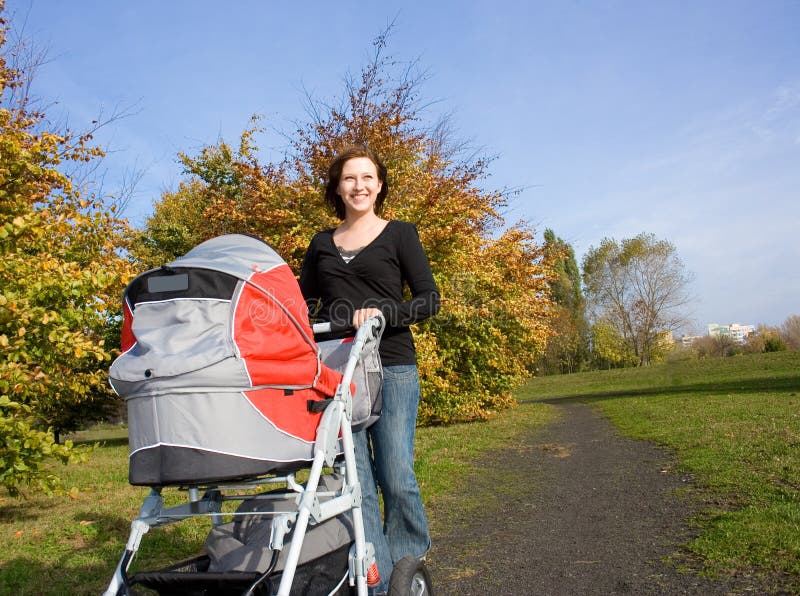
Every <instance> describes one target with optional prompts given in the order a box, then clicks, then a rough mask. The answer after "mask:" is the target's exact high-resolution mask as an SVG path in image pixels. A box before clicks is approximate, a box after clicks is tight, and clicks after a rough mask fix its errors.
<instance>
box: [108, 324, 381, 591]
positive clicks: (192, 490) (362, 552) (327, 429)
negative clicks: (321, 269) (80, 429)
mask: <svg viewBox="0 0 800 596" xmlns="http://www.w3.org/2000/svg"><path fill="white" fill-rule="evenodd" d="M383 326H384V320H383V318H382V317H374V318H371V319H369V320H367V321H366V322H365V323H363V324H362V325H361V326H360V327H359V328H358V331H357V332H356V335H355V339H354V341H353V344H352V347H351V350H350V355H349V358H348V361H347V364H346V366H345V369H344V371H343V374H342V380H341V382H340V383H339V385H338V386H337V388H336V392H335V395H334V396H333V398H332V399H331V400H330V401H329V402H328V404H327V407H326V408H325V411H324V412H323V414H322V417H321V418H320V421H319V425H318V427H317V435H316V440H315V442H314V448H313V459H312V460H311V467H310V470H309V477H308V480H307V481H306V482H305V483H303V484H300V483H298V482H297V481H296V479H295V476H294V474H293V473H290V474H286V475H268V476H263V477H259V478H254V479H251V480H245V481H241V482H232V483H219V484H200V485H189V486H188V491H187V492H188V498H189V499H188V502H186V503H182V504H180V505H176V506H173V507H167V508H165V507H164V502H163V497H162V495H161V488H151V492H150V494H149V495H148V496H147V497H146V498H145V500H144V503H143V504H142V507H141V509H140V512H139V516H138V517H137V518H136V519H134V520H133V522H132V523H131V530H130V534H129V537H128V540H127V543H126V545H125V551H124V553H123V555H122V557H121V559H120V561H119V563H118V564H117V567H116V569H115V571H114V575H113V577H112V579H111V582H110V584H109V586H108V589H107V590H106V591H105V596H121V595H125V594H127V593H128V590H129V588H130V583H129V578H128V575H127V572H128V569H129V568H130V565H131V562H132V561H133V558H134V557H135V555H136V552H137V551H138V549H139V545H140V542H141V540H142V537H143V536H144V534H146V533H147V532H148V531H149V530H150V529H151V528H154V527H158V526H164V525H168V524H172V523H176V522H179V521H181V520H184V519H188V518H193V517H198V516H206V517H209V518H210V519H211V523H212V525H214V526H216V525H219V524H221V523H222V522H223V516H230V515H232V514H230V513H223V512H222V503H223V502H224V501H228V500H242V499H244V498H252V495H231V494H228V493H225V492H224V491H227V490H235V489H238V490H243V489H248V488H254V487H257V486H260V485H264V484H277V483H281V484H285V485H286V487H287V490H288V491H292V492H294V493H296V494H297V497H296V503H297V511H293V512H280V513H275V514H274V517H273V519H272V526H271V535H270V548H271V549H273V562H274V561H277V556H278V554H280V552H281V551H282V550H283V549H284V547H285V544H284V541H285V538H286V536H287V534H288V533H289V531H290V530H293V532H294V534H293V536H292V537H291V540H290V542H289V550H288V553H287V557H286V561H285V564H284V568H283V572H282V574H281V581H280V584H279V586H278V591H277V593H276V596H289V594H290V589H291V586H292V582H293V580H294V575H295V571H296V569H297V565H298V561H299V558H300V551H301V549H302V546H303V541H304V538H305V535H306V530H307V528H308V526H309V524H318V523H322V522H324V521H326V520H329V519H332V518H334V517H336V516H338V515H341V514H343V513H346V512H348V511H351V512H352V513H351V516H352V523H353V533H354V545H353V546H352V547H351V549H350V558H349V570H348V576H349V582H350V586H351V587H352V586H354V587H355V588H356V590H357V594H358V596H367V572H368V570H369V569H370V567H371V566H372V565H373V564H374V562H375V557H374V549H373V546H372V544H371V543H368V542H366V539H365V536H364V521H363V516H362V512H361V485H360V484H359V480H358V473H357V470H356V461H355V452H354V445H353V434H352V428H351V419H352V407H353V399H352V395H351V392H350V386H351V381H352V379H353V374H354V372H355V369H356V366H357V363H358V359H359V356H360V354H361V352H362V350H363V349H364V346H365V345H366V343H367V341H368V340H369V339H371V338H375V337H379V336H380V333H381V330H382V328H383ZM313 330H314V333H315V334H317V333H325V332H327V331H330V324H329V323H318V324H316V325H314V326H313ZM340 441H341V447H342V449H341V454H342V455H343V457H344V461H343V464H342V463H341V462H337V459H338V458H339V455H340V451H339V442H340ZM334 465H337V466H339V467H343V468H344V475H343V477H344V483H343V485H342V488H341V490H339V491H336V494H335V495H331V494H330V492H327V493H322V492H318V490H317V489H318V487H319V482H320V477H321V475H322V472H323V469H324V468H325V467H326V466H327V467H333V466H334ZM201 490H202V491H204V494H203V496H202V497H200V491H201ZM321 496H328V497H331V498H328V499H326V500H324V501H321V500H320V498H319V497H321ZM235 515H259V516H264V515H265V513H264V512H253V513H238V514H235ZM267 515H268V514H267ZM272 567H273V565H270V568H269V569H268V570H267V571H266V572H265V573H264V574H263V576H262V577H261V578H259V579H258V580H257V581H256V582H255V583H254V584H253V586H251V590H252V589H253V588H254V587H255V586H256V585H257V584H258V583H259V582H260V581H261V580H262V579H266V578H267V577H268V576H269V574H270V573H271V572H272V571H273V570H272Z"/></svg>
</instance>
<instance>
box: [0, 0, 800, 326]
mask: <svg viewBox="0 0 800 596" xmlns="http://www.w3.org/2000/svg"><path fill="white" fill-rule="evenodd" d="M7 12H10V13H11V16H12V17H13V22H14V25H15V27H16V29H17V30H18V29H19V28H20V25H21V24H22V23H23V22H24V33H25V35H26V36H27V37H29V38H31V39H32V40H33V41H34V43H36V44H38V45H40V46H44V47H47V48H48V56H49V58H50V60H49V62H48V63H47V64H45V65H44V66H42V67H41V68H40V70H39V72H38V74H37V78H36V81H35V88H34V91H35V93H36V94H37V95H39V96H41V97H43V98H46V99H48V100H50V101H56V102H57V104H56V105H54V106H52V107H51V109H50V113H51V114H58V113H61V114H65V115H67V116H68V118H69V123H70V125H71V126H72V127H73V128H78V129H80V128H82V127H83V126H85V125H86V124H88V123H89V122H90V121H91V120H93V119H95V118H96V117H97V116H98V114H99V113H101V112H102V113H104V114H108V113H110V112H112V111H113V110H114V109H115V108H116V109H120V110H125V109H131V111H132V114H131V115H130V116H128V117H127V118H124V119H122V120H120V121H117V122H116V123H114V125H113V126H110V127H108V128H107V129H104V130H103V131H102V132H101V134H100V135H99V137H98V139H99V140H100V141H101V142H102V143H103V144H106V145H108V146H109V147H110V148H111V149H112V150H113V152H112V153H111V155H110V156H109V158H108V160H107V166H108V174H107V177H106V180H107V183H106V184H107V187H113V185H114V184H115V181H116V180H118V179H119V178H120V177H121V176H122V175H123V174H124V172H126V171H127V172H130V171H135V170H142V171H143V172H144V176H143V178H142V179H141V181H140V182H139V184H138V186H137V192H136V195H135V197H134V199H133V201H132V202H131V205H130V207H129V210H128V212H127V214H128V216H129V217H130V218H131V219H132V221H133V222H134V223H141V222H142V221H143V220H144V218H145V217H146V216H147V215H148V214H149V213H150V212H151V209H152V203H153V201H154V200H155V199H157V198H158V197H159V196H160V194H161V191H162V190H163V189H165V188H174V187H175V186H176V185H177V183H178V181H179V180H180V178H181V173H180V166H179V165H178V164H177V162H176V157H175V156H176V154H177V153H178V152H179V151H187V152H190V153H191V152H194V151H196V150H197V149H199V148H200V147H202V146H203V145H204V144H208V143H213V142H215V141H216V140H217V138H219V137H220V136H222V137H223V138H225V139H227V140H230V141H235V140H236V139H237V138H238V135H239V133H240V132H241V131H242V129H243V128H244V127H245V126H246V125H247V123H248V119H249V117H250V116H251V115H252V114H254V113H258V114H262V115H264V118H265V120H264V122H265V124H266V125H267V127H269V128H271V129H276V130H291V128H292V127H291V122H292V121H294V120H301V121H302V120H304V119H305V117H306V115H305V112H304V107H303V102H304V94H305V93H306V92H310V93H311V94H312V95H313V96H315V97H318V98H321V99H325V98H335V97H338V96H340V95H341V92H342V88H343V80H344V78H345V76H346V75H347V74H348V73H358V72H359V70H360V68H361V67H362V66H363V65H364V63H365V62H366V61H367V59H368V57H369V54H370V49H371V42H372V40H373V39H374V38H375V36H376V35H377V34H378V33H380V32H381V31H382V30H383V29H384V28H385V27H386V25H387V23H389V22H390V21H395V26H394V29H393V32H392V35H391V38H390V41H389V47H388V53H389V54H391V55H392V56H393V57H395V58H397V59H398V60H403V61H413V60H418V61H419V65H420V66H421V67H422V68H423V69H425V70H426V71H427V72H428V74H429V78H428V80H427V81H426V82H425V84H424V86H423V87H422V91H423V95H424V98H425V99H428V100H431V101H434V103H433V104H432V105H431V107H430V108H429V110H428V114H429V116H430V118H431V120H432V121H433V120H435V119H436V118H437V117H438V116H440V115H442V114H445V113H451V114H452V122H453V124H454V127H455V129H456V132H457V134H458V135H459V136H460V137H462V138H464V139H468V140H469V141H470V142H472V143H473V144H474V145H476V146H479V147H481V148H482V149H483V150H484V151H485V152H486V153H488V154H492V155H497V159H496V160H495V161H494V162H493V163H492V164H491V166H490V173H491V177H490V178H489V179H488V180H487V181H486V186H487V187H491V188H497V189H500V188H507V187H521V188H523V190H522V192H521V193H520V194H519V195H518V196H516V197H515V198H514V199H513V200H512V203H511V205H510V206H509V211H508V213H507V215H506V216H507V220H508V222H509V223H513V222H515V221H516V220H518V219H525V220H527V221H528V222H530V223H531V224H533V225H534V226H536V228H537V229H538V230H539V231H540V232H542V231H543V230H544V229H545V228H547V227H549V228H552V229H553V230H554V231H555V232H556V234H558V235H559V236H561V237H562V238H564V239H565V240H567V241H568V242H570V243H571V244H572V245H573V246H574V248H575V251H576V254H577V256H578V259H579V260H580V258H581V256H582V255H583V254H584V253H585V252H586V250H587V249H588V248H589V247H590V246H597V245H598V244H599V242H600V240H601V239H602V238H604V237H613V238H616V239H618V240H619V239H622V238H627V237H632V236H635V235H637V234H639V233H640V232H650V233H654V234H656V236H658V237H659V238H664V239H668V240H670V241H671V242H673V243H674V244H675V246H676V248H677V250H678V253H679V255H680V256H681V258H682V259H683V261H684V263H685V265H686V268H687V270H688V271H690V272H692V273H693V274H694V276H695V281H694V283H693V285H692V288H691V291H692V293H693V294H694V295H695V296H696V297H697V299H696V300H695V302H694V304H693V309H692V312H691V315H692V317H693V319H694V320H695V321H696V328H697V329H698V330H704V329H705V324H706V323H709V322H717V323H722V324H724V323H731V322H738V323H742V324H757V323H766V324H771V325H777V324H780V323H781V322H782V321H783V320H784V319H785V318H786V317H787V316H789V315H791V314H800V274H799V273H798V263H800V240H798V236H799V235H800V234H799V232H800V35H798V31H800V2H797V1H796V0H786V1H779V0H761V1H756V0H750V1H740V0H719V1H716V0H715V1H710V0H709V1H701V0H698V1H660V0H659V1H655V0H653V1H650V2H648V1H644V0H639V1H633V0H630V1H612V0H609V1H602V2H601V1H596V2H593V1H587V0H581V1H566V0H565V1H555V0H553V1H546V2H545V1H535V0H534V1H522V0H518V1H508V0H494V1H492V2H488V1H478V2H469V1H451V0H446V1H441V2H437V1H435V0H428V1H427V2H419V1H416V0H411V1H406V2H402V3H399V2H356V1H340V2H337V3H330V2H320V1H317V0H304V1H298V2H292V3H290V2H277V1H270V0H263V1H260V2H259V1H255V0H250V1H242V2H236V1H231V2H227V3H222V2H210V1H207V0H196V1H192V2H189V1H167V0H159V1H152V0H140V1H139V2H136V3H131V2H124V3H123V2H115V1H108V0H106V1H88V0H87V1H81V0H74V1H72V2H63V1H56V0H48V1H43V0H7ZM259 141H260V145H261V146H262V147H263V148H265V150H266V151H267V153H268V155H269V151H270V149H272V150H273V151H274V155H275V156H276V157H277V155H278V151H279V149H280V148H281V147H282V146H283V145H284V140H283V139H282V138H281V137H280V136H279V135H278V134H275V133H268V134H266V135H265V136H264V137H262V138H261V139H259ZM112 189H113V188H109V190H112Z"/></svg>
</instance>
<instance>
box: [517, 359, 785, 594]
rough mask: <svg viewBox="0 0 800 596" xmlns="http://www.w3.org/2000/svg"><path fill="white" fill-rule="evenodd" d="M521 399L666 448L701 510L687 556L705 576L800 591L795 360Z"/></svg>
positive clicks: (622, 374)
mask: <svg viewBox="0 0 800 596" xmlns="http://www.w3.org/2000/svg"><path fill="white" fill-rule="evenodd" d="M520 397H521V398H522V399H542V398H560V399H577V400H580V401H583V402H585V403H591V404H594V405H596V406H597V407H599V408H600V409H601V410H602V411H603V412H604V413H605V414H606V415H607V416H608V417H609V418H610V419H611V420H612V421H613V422H614V423H615V425H616V426H617V427H619V428H620V429H621V430H622V432H623V433H625V434H626V435H628V436H631V437H634V438H641V439H648V440H651V441H655V442H657V443H660V444H662V445H665V446H668V447H669V448H670V449H672V450H674V452H675V453H676V456H677V459H678V461H679V465H680V467H681V468H682V470H683V471H684V472H688V473H690V474H691V475H692V476H693V478H694V479H695V481H696V482H695V486H696V487H699V492H700V494H699V495H698V496H699V497H700V498H701V499H703V500H704V501H705V502H706V503H708V508H707V509H706V510H705V511H704V513H703V514H702V515H701V516H700V517H698V519H697V520H696V523H697V524H698V525H699V527H700V529H701V533H700V535H699V537H698V538H697V539H696V540H694V541H693V542H692V543H691V544H690V545H688V546H689V548H690V550H691V551H693V552H694V553H696V554H697V555H699V556H700V557H702V559H703V561H704V563H705V565H706V568H707V570H708V571H710V572H712V573H752V572H755V573H765V572H766V573H769V574H777V575H779V576H783V577H784V578H785V580H786V582H787V583H788V584H789V585H790V586H792V587H793V588H792V589H793V591H794V590H795V589H796V590H798V591H800V352H779V353H772V354H760V355H751V356H737V357H732V358H726V359H720V360H717V359H713V360H704V361H697V360H691V361H682V362H672V363H668V364H664V365H659V366H653V367H650V368H647V369H635V370H612V371H601V372H594V373H586V374H575V375H567V376H558V377H545V378H539V379H534V380H533V381H532V382H531V383H530V384H529V385H528V386H527V387H526V388H525V390H524V391H523V392H521V394H520Z"/></svg>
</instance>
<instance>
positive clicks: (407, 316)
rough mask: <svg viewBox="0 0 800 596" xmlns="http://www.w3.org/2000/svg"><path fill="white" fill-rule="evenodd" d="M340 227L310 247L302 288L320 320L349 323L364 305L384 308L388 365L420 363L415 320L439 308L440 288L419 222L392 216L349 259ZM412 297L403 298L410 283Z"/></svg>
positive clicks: (384, 352)
mask: <svg viewBox="0 0 800 596" xmlns="http://www.w3.org/2000/svg"><path fill="white" fill-rule="evenodd" d="M333 232H334V230H325V231H322V232H319V233H317V234H316V235H315V236H314V238H312V240H311V244H309V246H308V250H307V251H306V256H305V260H304V262H303V268H302V270H301V272H300V289H301V290H302V292H303V296H304V298H305V299H306V302H307V303H308V304H309V307H310V310H311V311H312V312H313V311H314V309H315V306H316V305H317V304H318V303H319V311H318V314H317V317H316V318H317V320H320V321H335V322H340V323H347V322H349V321H352V319H353V313H354V312H355V311H356V310H358V309H360V308H378V309H379V310H380V311H381V312H382V313H383V316H384V317H386V324H387V326H386V330H385V331H384V333H383V338H382V340H381V345H380V354H381V360H382V362H383V364H384V365H396V364H416V352H415V350H414V340H413V338H412V336H411V330H410V329H409V325H411V324H413V323H416V322H418V321H422V320H423V319H426V318H428V317H430V316H433V315H435V314H436V313H437V312H438V311H439V290H438V288H437V287H436V282H435V281H434V279H433V275H432V274H431V268H430V264H429V263H428V258H427V257H426V256H425V251H424V249H423V248H422V244H421V243H420V241H419V234H418V233H417V228H416V227H415V226H414V225H413V224H410V223H407V222H403V221H397V220H391V221H389V222H388V223H387V224H386V227H385V228H384V229H383V231H382V232H381V233H380V234H378V236H377V237H376V238H375V239H374V240H373V241H372V242H370V243H369V244H368V245H367V246H365V247H364V248H363V249H361V251H360V252H359V253H358V254H357V255H356V256H355V257H354V258H353V259H352V260H351V261H350V262H349V263H346V262H345V261H344V259H342V256H341V255H340V254H339V250H338V248H337V247H336V245H335V244H334V241H333ZM405 284H408V287H409V289H410V290H411V299H410V300H403V289H404V285H405Z"/></svg>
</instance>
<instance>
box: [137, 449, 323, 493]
mask: <svg viewBox="0 0 800 596" xmlns="http://www.w3.org/2000/svg"><path fill="white" fill-rule="evenodd" d="M304 442H307V441H304ZM156 447H180V448H183V449H194V450H195V451H203V452H205V453H216V454H218V455H230V456H232V457H238V458H241V459H249V460H252V461H270V462H277V463H283V464H287V463H292V462H297V461H312V460H313V459H314V456H313V455H312V456H311V457H298V458H294V459H277V458H274V457H256V456H254V455H242V454H239V453H233V452H231V451H222V450H220V449H208V448H205V447H198V446H197V445H182V444H181V443H168V442H165V441H159V442H158V443H153V444H152V445H148V446H147V447H139V448H138V449H135V450H133V451H131V453H130V455H129V456H128V459H130V458H132V457H133V456H134V455H135V454H137V453H139V452H144V451H147V450H149V449H155V448H156ZM179 484H186V483H185V482H181V483H179Z"/></svg>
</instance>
